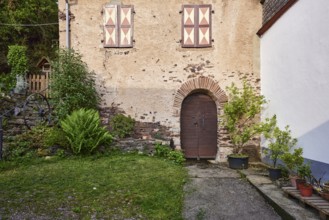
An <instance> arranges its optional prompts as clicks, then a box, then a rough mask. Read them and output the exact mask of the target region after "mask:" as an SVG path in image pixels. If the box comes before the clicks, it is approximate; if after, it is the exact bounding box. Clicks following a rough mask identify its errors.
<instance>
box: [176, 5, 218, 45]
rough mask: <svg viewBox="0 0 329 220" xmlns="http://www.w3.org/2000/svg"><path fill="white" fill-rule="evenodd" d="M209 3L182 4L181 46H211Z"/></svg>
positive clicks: (210, 11)
mask: <svg viewBox="0 0 329 220" xmlns="http://www.w3.org/2000/svg"><path fill="white" fill-rule="evenodd" d="M211 13H212V10H211V5H183V6H182V41H181V42H182V47H211V43H212V38H211Z"/></svg>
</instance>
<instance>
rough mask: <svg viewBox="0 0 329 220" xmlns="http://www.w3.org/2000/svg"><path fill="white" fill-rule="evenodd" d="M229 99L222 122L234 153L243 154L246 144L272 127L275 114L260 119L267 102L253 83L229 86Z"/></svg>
mask: <svg viewBox="0 0 329 220" xmlns="http://www.w3.org/2000/svg"><path fill="white" fill-rule="evenodd" d="M227 90H228V93H229V101H228V102H227V103H226V104H225V106H224V114H223V116H222V123H223V125H224V127H225V128H226V129H227V131H228V133H229V135H230V139H231V141H232V144H233V146H234V151H233V152H234V153H235V154H241V153H242V150H243V147H244V145H245V144H246V143H247V142H248V141H250V140H251V139H252V138H253V137H255V136H256V135H260V134H261V133H262V132H264V131H268V130H270V129H272V127H273V125H274V123H275V122H274V121H275V118H274V116H273V117H272V118H271V119H266V120H265V121H264V122H261V121H260V113H261V110H262V106H263V105H264V104H265V103H266V100H265V98H264V96H262V95H259V94H257V93H256V92H255V91H254V89H253V88H252V86H251V85H249V84H248V83H247V82H244V83H243V88H242V89H239V88H238V87H236V85H235V84H234V83H232V85H231V86H230V87H228V88H227Z"/></svg>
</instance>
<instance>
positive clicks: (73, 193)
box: [0, 154, 187, 219]
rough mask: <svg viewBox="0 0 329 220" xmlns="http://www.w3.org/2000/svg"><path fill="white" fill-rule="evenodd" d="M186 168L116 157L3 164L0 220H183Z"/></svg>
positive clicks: (0, 169) (0, 170)
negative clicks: (42, 218) (18, 219)
mask: <svg viewBox="0 0 329 220" xmlns="http://www.w3.org/2000/svg"><path fill="white" fill-rule="evenodd" d="M186 179H187V171H186V169H185V168H184V167H182V166H178V165H175V164H173V163H170V162H168V161H164V160H161V159H159V158H155V157H148V156H143V155H135V154H133V155H114V156H110V157H98V158H96V157H85V158H71V159H51V160H41V159H39V160H32V161H28V162H23V163H19V164H17V163H13V162H10V163H9V162H0V195H1V196H0V204H1V205H0V213H1V214H0V219H2V218H4V219H6V218H9V217H10V216H13V215H15V216H16V217H18V218H20V217H22V218H24V219H26V218H29V219H33V218H35V217H36V216H43V217H44V218H45V219H48V218H49V219H63V218H65V219H91V218H97V219H98V218H103V219H127V218H134V219H182V207H183V198H184V195H183V185H184V183H185V182H186Z"/></svg>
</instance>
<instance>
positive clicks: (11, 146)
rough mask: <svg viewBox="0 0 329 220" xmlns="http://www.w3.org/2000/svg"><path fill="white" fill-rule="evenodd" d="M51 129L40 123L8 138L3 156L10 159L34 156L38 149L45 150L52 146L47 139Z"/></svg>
mask: <svg viewBox="0 0 329 220" xmlns="http://www.w3.org/2000/svg"><path fill="white" fill-rule="evenodd" d="M51 129H52V128H50V127H47V126H44V125H38V126H35V127H33V128H32V129H31V130H27V131H26V132H25V133H22V134H19V135H16V136H15V137H13V138H11V139H8V140H7V141H6V143H7V146H6V148H5V149H4V156H3V157H4V158H5V159H10V160H12V159H16V158H19V157H33V156H34V155H36V152H37V151H42V150H45V149H46V148H48V147H49V146H50V145H48V143H47V141H46V136H47V134H48V133H49V132H50V130H51Z"/></svg>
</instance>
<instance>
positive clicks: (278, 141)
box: [265, 126, 297, 168]
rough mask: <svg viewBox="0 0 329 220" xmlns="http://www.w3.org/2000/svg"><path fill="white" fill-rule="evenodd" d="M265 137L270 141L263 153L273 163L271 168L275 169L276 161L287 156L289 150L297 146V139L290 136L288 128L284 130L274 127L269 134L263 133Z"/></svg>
mask: <svg viewBox="0 0 329 220" xmlns="http://www.w3.org/2000/svg"><path fill="white" fill-rule="evenodd" d="M265 137H266V138H267V139H268V140H269V141H270V143H269V145H268V149H267V150H265V153H266V154H267V155H269V156H270V158H271V159H272V161H273V167H274V168H276V164H277V161H278V159H282V158H284V157H286V155H287V154H289V152H290V150H291V149H292V148H293V147H294V146H295V145H296V144H297V139H296V138H293V137H292V136H291V130H290V129H289V126H286V127H285V129H284V130H281V129H280V128H279V127H277V126H275V127H274V129H273V130H272V131H271V132H270V133H265Z"/></svg>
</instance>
